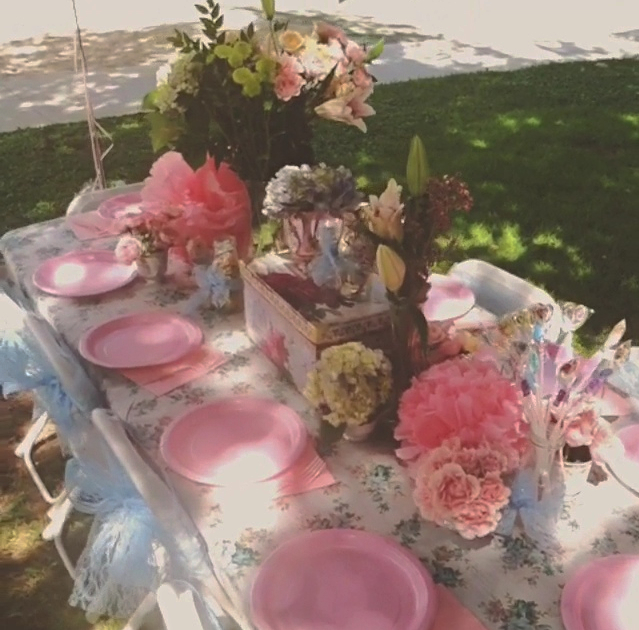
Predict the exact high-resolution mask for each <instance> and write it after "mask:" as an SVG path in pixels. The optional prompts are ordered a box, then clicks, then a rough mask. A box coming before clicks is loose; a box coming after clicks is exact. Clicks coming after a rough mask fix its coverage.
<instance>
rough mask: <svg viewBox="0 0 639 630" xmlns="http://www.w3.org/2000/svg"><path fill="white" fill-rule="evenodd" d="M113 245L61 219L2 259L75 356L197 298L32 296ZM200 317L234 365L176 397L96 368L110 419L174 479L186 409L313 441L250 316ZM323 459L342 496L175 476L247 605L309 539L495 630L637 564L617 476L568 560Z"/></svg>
mask: <svg viewBox="0 0 639 630" xmlns="http://www.w3.org/2000/svg"><path fill="white" fill-rule="evenodd" d="M113 243H114V239H110V240H109V239H107V240H105V241H100V242H95V241H94V242H92V243H91V244H89V245H87V244H81V243H80V242H79V241H78V240H76V239H75V237H74V236H73V233H72V232H71V230H70V229H69V228H68V227H67V226H66V225H65V220H64V219H58V220H54V221H49V222H45V223H40V224H35V225H31V226H28V227H25V228H21V229H19V230H16V231H13V232H9V233H7V234H6V235H5V236H4V237H3V238H2V239H1V241H0V251H1V252H2V254H3V255H4V257H5V261H6V265H7V269H8V274H9V277H10V278H11V279H12V280H13V281H14V282H16V283H17V284H18V285H19V287H20V288H21V289H22V291H23V292H24V294H25V295H26V296H27V298H28V299H29V300H30V301H31V303H32V307H33V308H34V309H35V311H36V312H37V313H39V314H40V315H41V316H43V317H44V318H45V319H46V320H48V321H49V322H50V323H51V324H52V326H53V327H54V328H55V330H56V331H57V332H58V333H59V334H60V335H61V336H62V337H63V338H64V340H65V341H66V342H67V343H68V344H69V346H70V347H72V348H77V344H78V341H79V339H80V338H81V336H82V335H83V334H84V333H85V332H86V331H87V330H89V329H90V328H92V327H93V326H95V325H97V324H100V323H101V322H105V321H107V320H110V319H112V318H114V317H116V316H119V315H124V314H129V313H133V312H139V311H149V310H156V309H166V310H168V311H172V312H176V313H182V312H183V309H184V305H185V303H186V301H187V299H188V297H189V295H190V291H189V290H186V289H182V288H180V286H178V285H177V284H175V283H172V282H171V281H170V280H169V281H168V282H166V283H163V284H156V283H153V282H145V281H143V280H141V279H138V280H136V281H134V282H133V283H132V284H130V285H129V286H127V287H125V288H123V289H120V290H117V291H115V292H113V293H111V294H108V295H104V296H98V297H95V298H83V299H66V298H58V297H52V296H49V295H45V294H44V293H42V292H40V291H38V290H37V289H36V288H35V287H34V286H33V284H32V281H31V277H32V274H33V272H34V271H35V269H36V268H37V267H38V265H40V263H42V262H43V261H45V260H46V259H48V258H51V257H53V256H58V255H61V254H63V253H66V252H70V251H72V250H77V249H80V248H83V247H93V248H96V247H103V246H105V245H106V246H108V247H112V246H113ZM196 319H199V323H200V324H201V326H202V328H203V330H204V334H205V344H207V345H209V346H212V347H215V348H216V349H219V350H221V351H223V352H225V353H227V354H228V355H229V360H228V362H227V363H226V364H225V365H223V366H222V367H221V368H218V369H216V370H214V371H213V372H210V373H209V374H206V375H205V376H203V377H201V378H199V379H198V380H195V381H193V382H190V383H188V384H187V385H184V386H182V387H181V388H179V389H176V390H174V391H172V392H171V393H169V394H167V395H164V396H161V397H156V396H154V395H153V394H151V393H150V392H149V391H147V390H146V389H144V388H142V387H138V386H137V385H135V384H133V383H132V382H131V381H129V380H127V378H125V377H124V376H122V375H120V374H119V373H117V372H115V371H112V370H106V369H102V368H97V367H95V366H92V365H87V369H88V371H89V373H90V375H91V377H92V378H93V379H94V380H95V382H96V383H98V384H99V385H100V386H101V388H102V389H103V391H104V392H105V393H106V396H107V399H108V402H109V404H110V405H111V408H112V409H113V411H114V412H115V413H116V414H117V415H118V416H119V417H120V418H121V419H122V420H123V422H125V423H126V424H127V427H128V428H129V429H130V433H131V434H132V435H133V436H134V438H135V440H137V442H138V445H139V446H141V447H142V448H143V449H145V450H146V451H147V452H148V453H149V454H150V455H151V456H152V457H153V458H154V459H155V461H156V462H157V463H158V464H159V465H160V466H162V467H163V468H165V466H164V465H163V464H162V462H161V457H160V454H159V442H160V438H161V435H162V432H163V430H164V429H165V427H167V425H168V424H169V423H170V422H171V421H172V420H173V419H175V418H177V417H178V416H180V415H182V414H184V413H185V412H186V411H187V410H189V409H192V408H193V407H195V406H198V405H203V404H205V403H207V402H211V401H213V400H215V399H216V398H218V397H222V396H228V395H241V394H251V395H261V396H267V397H270V398H274V399H276V400H278V401H280V402H282V403H285V404H286V405H289V406H290V407H292V408H293V409H294V410H296V411H297V412H298V413H299V414H300V416H301V418H302V419H303V420H304V422H305V423H306V424H307V426H308V428H309V430H310V431H311V432H312V433H315V434H316V433H317V432H318V427H319V418H318V416H317V415H316V413H315V412H314V411H313V410H312V409H311V408H310V406H309V404H308V403H307V402H306V401H305V400H304V398H303V397H302V396H301V395H300V394H299V393H298V392H297V391H295V390H294V389H293V388H292V387H291V386H290V385H289V384H288V383H287V382H285V381H284V380H282V379H281V378H280V376H279V374H278V372H277V370H276V368H275V367H274V366H273V365H272V364H271V363H270V362H269V361H268V360H267V359H266V358H265V357H264V356H263V355H262V354H261V352H260V351H259V350H258V349H257V348H256V347H254V346H253V345H252V343H251V341H250V340H249V339H248V337H247V335H246V334H245V332H244V325H243V315H242V314H235V315H224V314H220V313H218V312H214V311H210V312H207V313H205V314H203V315H201V316H199V317H198V318H196ZM322 455H323V456H324V457H325V459H326V461H327V464H328V467H329V469H330V471H331V472H332V474H333V475H334V477H335V479H336V481H337V483H336V484H334V485H332V486H329V487H326V488H324V489H319V490H314V491H311V492H307V493H304V494H299V495H296V496H288V497H284V498H277V499H273V497H272V496H269V493H268V492H266V491H264V492H262V491H261V490H260V489H257V490H255V489H253V490H251V489H248V488H247V489H240V490H236V491H235V492H228V491H227V493H226V494H224V492H222V491H219V490H216V489H214V488H212V487H209V486H206V485H200V484H196V483H193V482H190V481H188V480H186V479H183V478H181V477H180V476H178V475H177V474H174V473H168V475H167V476H168V478H169V480H170V483H171V484H172V486H173V487H174V489H175V491H176V492H177V493H178V495H179V497H180V499H181V500H182V502H183V503H184V504H185V506H186V507H187V509H188V510H189V511H190V513H191V515H192V517H193V519H194V520H195V522H196V524H197V526H198V527H199V529H200V531H201V533H202V534H203V536H204V538H205V540H206V541H207V543H208V545H209V547H210V549H211V551H212V552H213V553H214V554H215V555H216V556H218V558H220V559H221V562H222V564H223V565H224V566H226V567H227V568H228V570H229V571H230V573H231V574H232V575H233V576H234V577H235V579H236V580H237V584H238V585H239V587H240V589H241V591H242V592H243V593H244V594H246V595H247V596H248V591H249V585H250V581H251V577H252V576H253V575H254V573H255V569H256V568H257V567H259V565H260V563H261V562H262V560H263V559H264V558H265V556H266V555H268V554H269V553H270V552H271V551H272V550H273V549H275V548H276V547H277V546H278V545H279V544H281V543H282V542H283V541H285V540H287V539H289V538H291V537H292V536H294V535H296V534H297V533H300V532H303V531H306V530H313V529H322V528H355V529H364V530H367V531H370V532H374V533H377V534H381V535H384V536H389V537H392V538H394V539H396V540H397V541H399V542H401V543H402V544H403V545H405V546H406V547H408V548H409V549H411V550H412V552H413V553H414V554H415V555H416V556H418V557H419V558H420V559H421V560H422V561H423V562H424V563H425V564H426V565H427V567H428V568H429V569H430V571H431V573H432V575H433V577H434V578H435V580H436V581H437V582H439V583H441V584H443V585H445V586H446V587H449V588H450V589H452V591H453V592H454V594H455V595H456V596H457V598H458V599H459V600H460V601H461V602H462V603H463V604H464V605H465V606H466V607H467V608H469V609H470V610H471V611H472V612H473V613H474V614H475V615H476V616H477V617H478V618H479V619H480V620H481V621H482V622H483V623H484V624H485V626H486V628H488V629H489V630H528V629H529V630H533V629H537V630H542V629H544V630H561V628H562V627H563V626H562V622H561V617H560V609H559V600H560V596H561V589H562V586H563V585H564V583H565V582H566V581H567V579H568V577H569V576H570V575H571V573H572V571H573V569H575V568H576V567H577V566H579V565H581V564H583V563H584V562H586V561H587V560H588V559H589V558H592V557H597V556H605V555H610V554H614V553H628V552H636V550H637V545H638V544H639V504H638V503H637V499H636V498H635V497H634V496H633V495H632V494H631V493H630V492H628V491H627V490H626V489H624V488H623V487H622V486H621V485H620V484H618V483H617V482H616V481H615V480H614V479H612V478H611V479H609V480H608V481H607V482H606V483H604V484H601V485H599V486H597V487H595V486H588V490H584V491H583V492H582V493H581V495H579V497H578V499H577V500H574V501H573V502H567V503H566V507H565V510H564V513H563V515H562V518H561V520H560V523H559V529H558V537H559V540H560V542H561V544H562V546H563V551H562V552H560V553H553V554H545V553H543V552H542V551H540V550H539V549H538V548H537V547H535V545H534V544H532V543H531V542H530V541H529V540H528V539H527V538H526V537H525V536H523V535H522V534H521V533H520V532H518V530H516V531H515V532H514V534H513V536H512V537H510V538H500V537H498V536H493V537H489V538H487V539H481V540H476V541H473V542H467V541H464V540H463V539H462V538H460V537H459V536H458V535H456V534H454V533H452V532H450V531H448V530H446V529H443V528H439V527H436V526H434V525H433V524H431V523H428V522H425V521H424V520H422V519H421V518H420V517H419V515H418V513H417V510H416V508H415V504H414V502H413V500H412V498H411V488H410V484H409V480H408V478H407V476H406V474H405V473H404V471H403V469H402V467H401V466H400V464H399V463H398V462H397V460H396V459H395V457H394V454H393V452H392V451H391V450H390V449H389V448H388V447H387V446H386V447H384V446H381V445H378V446H376V445H375V444H373V443H366V444H362V443H360V444H353V443H349V442H347V441H341V442H340V443H338V444H337V445H335V446H333V447H331V448H330V450H329V452H324V453H322Z"/></svg>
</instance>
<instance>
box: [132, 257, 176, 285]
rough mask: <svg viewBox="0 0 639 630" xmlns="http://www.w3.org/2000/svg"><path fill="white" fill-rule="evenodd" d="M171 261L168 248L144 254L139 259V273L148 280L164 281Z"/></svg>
mask: <svg viewBox="0 0 639 630" xmlns="http://www.w3.org/2000/svg"><path fill="white" fill-rule="evenodd" d="M168 263H169V253H168V251H166V250H162V251H158V252H154V253H153V254H148V255H147V256H142V258H140V259H139V260H138V261H137V263H136V264H137V269H138V273H139V274H140V276H141V277H142V278H145V279H146V280H156V281H162V280H164V278H165V276H166V270H167V267H168Z"/></svg>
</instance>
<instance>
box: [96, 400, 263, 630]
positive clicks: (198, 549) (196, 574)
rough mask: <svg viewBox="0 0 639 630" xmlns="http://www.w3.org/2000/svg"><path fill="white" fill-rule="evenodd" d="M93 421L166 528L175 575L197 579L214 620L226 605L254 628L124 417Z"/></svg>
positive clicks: (105, 414) (102, 415)
mask: <svg viewBox="0 0 639 630" xmlns="http://www.w3.org/2000/svg"><path fill="white" fill-rule="evenodd" d="M92 420H93V424H94V425H95V426H96V427H97V429H98V430H99V432H100V434H101V435H102V437H103V438H104V440H105V441H106V443H107V444H108V445H109V447H110V448H111V450H112V452H113V454H114V455H115V457H116V458H117V459H118V461H119V462H120V463H121V464H122V466H123V468H124V469H125V470H126V472H127V474H128V475H129V477H130V479H131V481H132V482H133V484H134V486H135V487H136V488H137V490H138V492H139V493H140V495H141V496H142V497H143V498H144V500H145V501H146V503H147V505H148V506H149V509H150V510H151V512H152V513H153V515H154V516H155V518H156V519H157V522H158V523H159V525H160V527H161V528H162V530H163V531H164V533H165V540H166V543H165V546H166V548H167V552H168V556H169V558H170V561H171V564H172V566H173V569H172V575H174V576H177V577H178V578H181V579H184V580H188V581H189V582H193V581H195V582H196V583H197V586H196V588H197V590H198V592H199V593H200V595H201V596H202V598H203V600H204V601H205V602H206V604H207V606H208V607H209V608H210V610H211V613H212V614H211V616H212V620H214V618H215V616H216V615H217V614H219V612H220V609H222V611H223V612H224V613H225V614H226V615H227V616H229V617H230V618H231V619H232V620H234V621H235V623H236V624H237V625H238V626H239V628H240V629H241V630H252V626H251V624H250V622H249V621H248V618H247V616H246V615H245V613H244V611H243V604H242V602H241V598H240V597H239V595H238V594H237V592H236V591H235V588H234V586H233V585H232V583H231V582H230V579H229V578H228V577H227V576H226V575H225V573H224V571H223V570H222V569H221V568H220V567H219V564H218V563H217V561H215V559H214V558H212V557H211V555H210V552H209V549H208V547H207V545H206V543H205V541H204V539H203V538H202V536H201V535H200V533H199V531H198V530H197V527H196V525H195V523H194V522H193V520H192V519H191V517H190V516H189V514H188V513H187V512H186V510H185V508H184V507H183V506H182V504H181V503H180V501H179V499H178V497H177V496H176V494H175V492H174V491H173V490H172V489H171V488H170V487H169V485H168V484H167V483H166V482H165V481H164V479H163V478H162V477H161V475H160V474H159V473H158V472H157V471H155V470H154V469H153V468H152V467H151V465H150V464H149V463H148V462H147V461H146V460H145V458H144V457H143V456H142V455H141V453H140V452H139V451H138V450H137V449H136V448H135V447H134V445H133V444H132V443H131V441H130V439H129V437H128V435H127V433H126V431H125V430H124V427H123V425H122V423H121V422H120V420H119V419H118V418H116V417H115V416H114V415H113V414H112V413H111V412H109V411H107V410H104V409H97V410H95V411H94V412H93V414H92Z"/></svg>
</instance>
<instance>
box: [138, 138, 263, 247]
mask: <svg viewBox="0 0 639 630" xmlns="http://www.w3.org/2000/svg"><path fill="white" fill-rule="evenodd" d="M142 199H143V208H144V211H143V214H142V217H141V219H142V220H143V221H145V222H147V223H150V224H151V225H152V226H153V230H154V231H157V232H158V233H159V235H160V240H164V241H166V242H167V244H171V245H175V246H178V247H181V248H184V247H185V246H186V244H187V243H188V242H189V241H191V240H193V239H199V240H201V241H202V242H204V243H207V244H209V245H213V243H214V242H215V241H217V240H223V239H225V238H228V237H233V238H234V239H235V242H236V245H237V250H238V255H239V256H240V257H241V258H245V257H246V256H247V255H248V253H249V251H250V248H251V243H252V236H251V201H250V197H249V194H248V191H247V189H246V186H245V185H244V183H243V182H242V181H241V180H240V179H239V177H238V176H237V175H236V174H235V172H234V171H233V170H231V168H230V166H229V165H228V164H226V163H222V164H221V165H220V166H219V168H218V166H217V165H216V163H215V160H214V159H212V158H208V159H207V160H206V162H205V163H204V165H203V166H201V167H200V168H199V169H198V170H197V171H195V172H194V171H193V169H191V167H190V166H189V165H188V164H187V163H186V162H185V160H184V158H183V157H182V156H181V155H180V154H179V153H176V152H174V151H170V152H168V153H165V154H164V155H163V156H161V157H160V158H159V159H158V160H157V161H156V162H155V164H154V165H153V167H152V168H151V174H150V177H148V178H147V179H146V180H145V182H144V188H143V190H142Z"/></svg>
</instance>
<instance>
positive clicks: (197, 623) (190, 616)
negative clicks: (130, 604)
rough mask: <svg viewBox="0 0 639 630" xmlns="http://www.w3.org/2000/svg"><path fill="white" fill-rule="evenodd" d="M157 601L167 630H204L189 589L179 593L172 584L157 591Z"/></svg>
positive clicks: (165, 584)
mask: <svg viewBox="0 0 639 630" xmlns="http://www.w3.org/2000/svg"><path fill="white" fill-rule="evenodd" d="M157 600H158V606H159V608H160V612H161V613H162V620H163V621H164V625H165V627H166V630H185V629H186V628H188V630H204V625H203V622H202V619H201V617H200V613H199V611H198V609H197V606H196V605H195V601H194V599H193V592H192V591H191V590H189V589H186V590H183V591H182V592H180V593H178V591H177V590H176V588H175V587H174V586H173V585H172V584H170V583H168V582H167V583H164V584H162V585H161V586H160V588H158V590H157Z"/></svg>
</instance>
